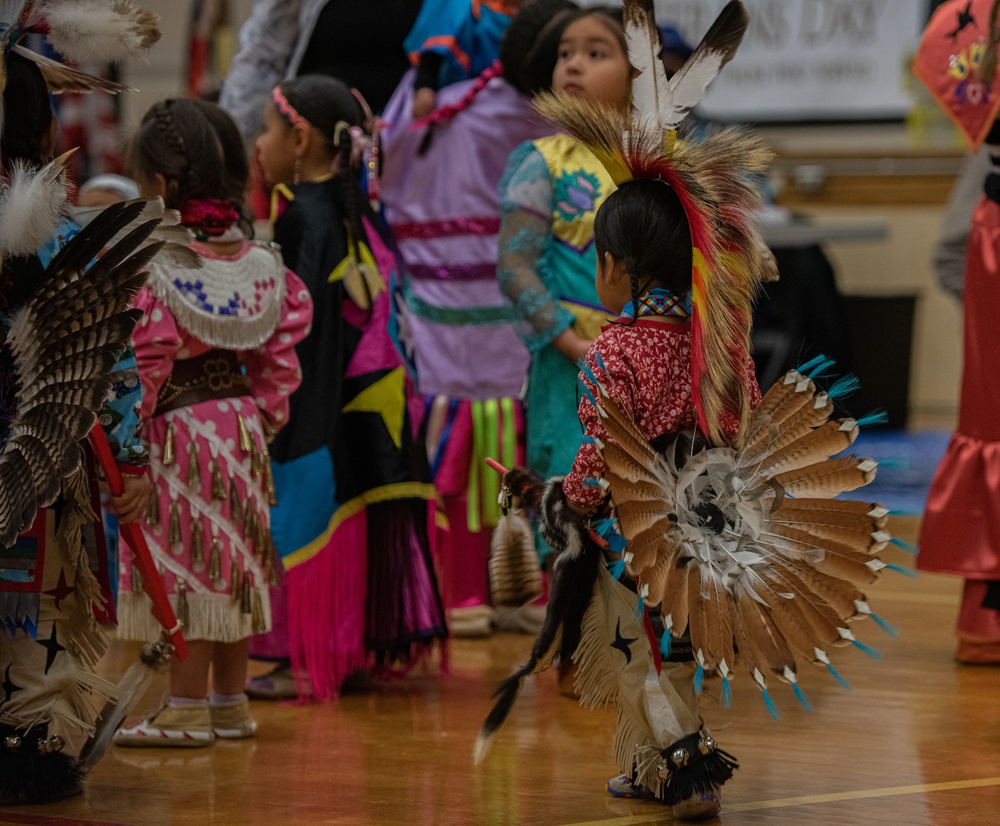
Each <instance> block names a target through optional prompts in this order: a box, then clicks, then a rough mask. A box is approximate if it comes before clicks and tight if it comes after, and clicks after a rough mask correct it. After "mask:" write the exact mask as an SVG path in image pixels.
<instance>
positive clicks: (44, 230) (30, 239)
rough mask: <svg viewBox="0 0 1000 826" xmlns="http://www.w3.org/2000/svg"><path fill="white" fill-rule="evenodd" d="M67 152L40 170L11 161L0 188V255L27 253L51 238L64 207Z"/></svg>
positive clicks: (68, 154)
mask: <svg viewBox="0 0 1000 826" xmlns="http://www.w3.org/2000/svg"><path fill="white" fill-rule="evenodd" d="M70 154H72V153H66V154H65V155H61V156H60V157H58V158H56V159H55V160H54V161H52V162H51V163H48V164H46V165H45V166H43V167H42V168H41V169H36V168H33V167H31V166H30V165H29V164H27V163H24V162H22V161H15V162H14V164H13V169H12V171H11V173H10V179H9V180H8V181H7V182H6V185H5V186H3V189H2V190H0V254H2V255H4V256H8V255H12V256H16V255H30V254H31V253H33V252H36V251H37V250H39V249H40V248H41V247H42V246H43V245H44V244H45V243H46V242H47V241H49V239H51V238H52V236H53V234H54V233H55V230H56V227H58V226H59V222H60V221H61V220H62V217H63V210H64V209H65V206H66V198H67V187H68V185H69V184H68V181H67V178H66V162H67V161H68V160H69V156H70Z"/></svg>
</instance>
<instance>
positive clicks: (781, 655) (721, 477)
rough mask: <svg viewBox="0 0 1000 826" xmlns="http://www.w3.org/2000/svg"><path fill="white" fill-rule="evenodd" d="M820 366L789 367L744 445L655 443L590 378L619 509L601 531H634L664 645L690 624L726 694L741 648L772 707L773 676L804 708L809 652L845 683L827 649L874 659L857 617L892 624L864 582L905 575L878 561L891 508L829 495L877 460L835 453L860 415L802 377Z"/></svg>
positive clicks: (646, 594) (699, 654)
mask: <svg viewBox="0 0 1000 826" xmlns="http://www.w3.org/2000/svg"><path fill="white" fill-rule="evenodd" d="M816 364H817V361H816V360H814V361H813V362H811V363H810V364H808V365H804V366H803V367H802V368H800V369H799V370H791V371H789V372H788V373H787V374H786V375H785V376H784V378H783V379H782V380H780V381H779V382H778V383H776V384H775V385H774V386H773V387H772V388H771V389H770V390H769V391H768V393H767V394H766V395H765V396H764V399H763V401H762V402H761V403H760V405H759V406H758V407H757V408H756V409H755V410H754V411H753V413H752V415H751V417H750V420H749V425H748V428H747V434H748V435H747V439H746V441H745V442H744V445H743V447H742V448H741V449H736V448H732V447H703V448H700V449H699V448H697V447H692V445H691V442H690V440H679V441H677V442H675V443H674V444H673V445H672V446H671V448H670V449H668V450H667V451H666V452H664V453H658V452H656V451H655V450H654V449H653V448H652V447H651V446H650V444H649V443H648V442H647V441H646V440H645V439H644V438H643V436H642V434H641V433H640V432H639V430H638V429H637V428H636V426H635V424H634V423H633V422H632V421H631V420H630V419H629V418H628V417H627V416H626V415H624V414H623V413H622V411H621V410H620V408H619V407H618V405H617V404H616V403H615V401H614V399H612V398H611V397H610V396H609V395H608V393H607V392H606V391H605V389H604V387H603V385H602V382H601V379H600V377H599V376H594V375H592V376H589V377H588V378H589V379H590V381H591V382H592V383H593V385H595V386H596V388H597V393H596V399H597V408H598V411H599V413H600V415H601V417H602V420H603V424H604V426H605V428H606V431H607V434H608V440H607V441H605V442H599V443H598V445H597V447H598V449H599V450H600V451H601V454H602V456H603V458H604V461H605V463H606V470H605V472H604V475H603V477H602V478H601V479H600V480H596V481H597V484H599V485H600V486H601V487H602V488H605V489H606V490H608V492H609V493H610V498H611V503H612V506H613V511H612V516H611V517H610V518H609V519H606V520H603V521H602V522H601V523H599V524H598V526H597V530H598V532H599V533H600V534H602V535H603V536H605V537H610V536H612V533H617V534H620V535H621V536H622V537H624V539H625V540H627V542H628V544H627V546H626V548H625V551H624V554H623V556H622V558H621V560H620V561H619V562H618V563H617V565H618V567H619V568H621V567H624V570H625V571H626V572H627V573H628V574H629V576H631V577H633V578H634V579H635V580H636V582H637V586H638V589H639V596H640V598H641V599H643V600H645V602H646V603H648V604H650V605H660V606H661V608H660V610H661V613H662V615H663V617H664V625H665V627H666V629H667V632H669V633H668V634H665V639H666V640H667V643H668V644H669V637H670V635H671V634H672V635H675V636H676V635H680V634H682V633H683V632H684V631H685V629H688V631H689V633H690V636H691V645H692V650H693V652H694V655H695V659H696V661H697V663H698V674H697V677H696V683H697V684H698V685H699V686H700V684H701V681H702V679H703V677H704V676H705V675H709V676H711V675H715V674H717V675H718V676H720V677H721V678H722V681H723V687H722V697H723V701H724V702H728V698H729V697H730V696H731V691H730V686H729V681H730V680H731V679H732V675H733V670H734V665H735V661H736V659H737V657H738V658H739V659H741V660H742V662H743V666H744V668H746V670H747V671H749V672H750V674H751V676H752V677H753V679H754V681H755V682H756V683H757V685H758V686H759V687H760V689H761V691H762V692H763V694H764V698H765V702H766V703H767V705H768V708H769V709H770V710H771V712H772V714H774V713H775V712H774V706H773V704H772V702H771V698H770V696H769V694H768V692H767V679H768V678H769V677H770V676H771V675H776V676H777V677H778V678H779V679H781V680H784V681H786V682H788V683H791V684H792V686H793V687H794V689H795V693H796V696H797V697H798V698H799V700H800V702H802V703H803V705H806V706H808V703H807V701H806V700H805V697H804V695H803V694H802V692H801V689H800V688H799V687H798V685H797V682H798V670H799V665H800V664H801V663H802V662H811V663H816V664H818V665H821V666H824V667H826V668H827V669H828V670H829V671H830V673H831V674H833V676H834V677H836V678H837V679H838V680H839V681H842V678H841V677H840V675H839V674H838V673H837V671H836V670H835V669H834V667H833V665H832V663H831V660H830V656H831V650H832V649H834V648H837V647H842V646H849V645H854V646H856V647H858V648H860V649H862V650H863V651H865V652H866V653H868V654H869V655H872V656H877V654H876V652H874V651H873V650H872V649H871V648H869V647H868V646H866V645H865V644H863V643H862V642H860V641H859V640H857V639H856V638H855V636H854V633H853V631H852V624H853V623H854V622H855V621H857V620H861V619H864V618H866V617H874V619H875V621H876V622H878V624H879V625H880V626H882V628H883V629H884V630H886V631H888V632H890V633H893V632H894V629H892V627H891V626H889V625H888V623H886V622H885V621H884V620H882V618H881V617H879V616H877V615H876V614H874V613H873V612H872V610H871V607H870V606H869V604H868V600H867V598H866V597H865V594H864V592H863V590H862V589H863V588H865V587H866V586H868V585H870V584H871V583H873V582H874V581H875V580H876V579H878V577H879V575H880V574H881V572H882V571H883V570H885V569H886V568H892V569H896V570H900V571H901V572H904V573H906V570H905V569H902V568H899V567H898V566H895V565H891V564H887V563H885V562H883V561H882V560H881V559H880V558H879V553H880V552H881V551H882V550H883V549H885V548H886V546H887V545H888V544H889V543H890V542H891V541H894V540H893V538H892V536H891V535H890V534H889V533H888V531H887V530H886V522H887V518H888V511H887V510H886V509H885V508H883V507H881V506H879V505H877V504H874V503H869V502H857V501H844V500H839V499H834V498H833V497H834V496H837V495H840V494H842V493H845V492H847V491H852V490H855V489H857V488H860V487H863V486H864V485H866V484H868V483H869V482H870V481H871V480H872V479H873V478H874V476H875V470H876V462H874V461H872V460H870V459H863V458H858V457H856V456H851V455H848V456H845V457H842V458H831V457H835V456H836V455H837V454H839V453H841V452H842V451H844V450H845V449H847V448H848V447H850V445H851V444H852V443H853V442H854V440H855V439H856V438H857V435H858V430H859V425H858V422H857V421H855V420H854V419H832V418H831V416H832V414H833V403H832V402H831V400H830V396H829V395H828V393H826V392H823V391H821V390H820V389H818V388H817V386H816V384H815V382H814V381H813V380H812V379H811V378H810V377H809V375H807V372H812V373H814V374H815V369H816ZM824 364H828V362H824ZM899 544H903V543H899Z"/></svg>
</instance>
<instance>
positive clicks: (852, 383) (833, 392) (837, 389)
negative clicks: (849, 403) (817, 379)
mask: <svg viewBox="0 0 1000 826" xmlns="http://www.w3.org/2000/svg"><path fill="white" fill-rule="evenodd" d="M860 387H861V382H860V381H858V377H857V376H853V375H851V374H850V373H848V374H847V375H846V376H842V377H841V378H839V379H837V380H836V381H835V382H834V383H833V386H832V387H831V388H830V389H829V390H827V391H826V395H828V396H829V397H830V398H831V399H843V398H845V397H847V396H850V395H851V393H856V392H857V391H858V390H859V389H860Z"/></svg>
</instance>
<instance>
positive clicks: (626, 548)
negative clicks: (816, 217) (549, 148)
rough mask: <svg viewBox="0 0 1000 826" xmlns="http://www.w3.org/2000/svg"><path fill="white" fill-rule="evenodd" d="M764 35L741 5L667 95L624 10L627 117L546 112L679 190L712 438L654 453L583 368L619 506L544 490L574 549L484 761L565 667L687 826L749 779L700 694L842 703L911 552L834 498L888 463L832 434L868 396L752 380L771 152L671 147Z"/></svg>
mask: <svg viewBox="0 0 1000 826" xmlns="http://www.w3.org/2000/svg"><path fill="white" fill-rule="evenodd" d="M747 20H748V18H747V14H746V10H745V9H744V7H743V4H742V3H740V2H738V0H734V2H730V3H729V4H727V6H726V7H725V8H724V9H723V11H722V13H721V14H720V16H719V18H718V20H717V21H716V23H715V24H714V25H713V26H712V28H711V29H710V30H709V32H708V33H707V35H706V36H705V38H704V40H703V41H702V43H701V44H700V45H699V47H698V49H697V50H696V51H695V53H694V55H693V56H692V57H691V59H690V60H689V62H688V64H687V65H686V66H685V67H684V68H683V69H682V70H681V71H680V72H678V73H677V74H676V75H675V76H674V77H673V78H672V79H671V80H670V81H667V80H666V77H665V75H663V73H662V71H661V66H660V64H659V62H658V60H656V59H655V56H656V55H657V54H658V51H659V48H658V42H657V40H656V35H655V23H654V21H653V17H652V2H651V0H626V3H625V22H626V33H627V35H628V43H629V58H630V61H631V63H632V65H633V66H634V67H635V68H636V69H638V70H639V71H640V74H639V76H638V77H637V78H636V79H635V80H634V81H633V99H634V103H635V108H634V110H633V111H632V113H631V114H630V115H629V114H622V113H620V112H618V111H616V110H611V109H607V108H602V107H600V106H595V105H593V104H589V103H586V102H584V101H581V100H579V99H575V98H569V97H564V96H549V97H548V98H546V99H545V100H543V101H542V102H541V103H540V104H539V108H540V110H541V111H542V112H543V113H544V114H545V115H546V116H547V117H549V118H550V119H552V120H554V121H556V122H557V123H559V124H560V125H562V126H564V127H565V128H566V129H568V130H569V132H570V133H571V134H573V135H574V136H576V137H578V138H580V139H581V140H583V141H584V142H585V143H586V144H587V145H588V146H589V147H591V148H592V149H593V151H594V152H595V153H596V154H597V155H598V157H599V158H601V160H602V162H603V163H604V164H605V166H606V167H607V168H608V170H609V171H610V172H611V173H612V175H613V177H614V178H615V181H616V183H618V184H619V185H620V186H621V187H622V188H623V189H624V188H625V187H627V186H629V183H628V182H630V181H634V180H639V179H652V180H658V181H662V182H663V183H664V184H666V185H669V186H670V187H671V188H672V189H673V190H674V191H675V192H676V194H677V196H678V198H679V200H680V202H681V204H682V206H683V208H684V213H685V215H686V217H687V219H688V222H689V225H690V230H691V241H692V246H693V255H692V268H693V272H692V278H691V283H692V287H693V290H692V292H693V296H692V297H693V301H692V305H693V310H692V318H691V353H692V355H691V360H692V363H691V391H692V399H693V402H694V408H695V414H694V420H695V423H696V429H695V430H693V431H692V430H690V429H688V430H680V432H673V433H670V434H666V435H664V436H661V437H658V438H656V439H653V440H652V441H651V440H650V439H649V438H648V436H647V435H646V434H644V433H643V432H642V431H641V430H640V428H639V427H638V425H637V421H636V420H634V419H633V418H632V416H631V415H630V414H629V413H628V412H626V410H625V409H624V406H623V405H622V404H621V403H620V402H619V401H618V400H617V399H618V398H619V397H617V396H616V389H617V388H616V385H615V381H616V379H615V378H614V377H613V376H612V375H611V374H610V373H609V372H608V371H607V366H606V365H605V364H604V362H603V359H602V358H601V355H600V348H599V347H596V348H592V349H591V353H592V354H593V353H595V352H596V360H594V359H591V358H590V356H588V363H589V364H590V366H586V364H585V367H584V371H583V373H582V374H581V384H582V390H583V393H584V395H585V396H586V399H587V400H589V403H590V404H591V405H593V407H594V408H596V411H597V416H598V420H599V423H600V429H601V432H602V433H603V434H604V436H602V438H600V439H593V443H594V446H595V447H596V449H597V451H598V452H599V454H600V457H601V459H602V464H603V472H602V473H600V474H599V475H597V476H595V478H590V479H588V480H586V484H587V485H591V486H593V487H595V488H599V489H600V490H601V491H603V492H604V494H605V498H604V504H603V505H602V506H601V508H599V509H598V511H597V512H596V513H591V514H590V515H589V516H587V517H580V516H577V514H576V512H574V510H573V509H572V508H571V507H570V501H569V500H568V499H567V497H566V495H565V494H564V492H563V486H562V482H563V480H562V478H555V479H551V480H549V482H548V483H547V484H546V485H545V489H544V492H543V493H542V494H541V504H540V509H539V522H540V529H541V531H542V534H543V535H544V536H545V538H546V540H547V541H548V542H549V543H550V544H551V545H552V546H553V548H554V549H556V550H557V551H558V552H559V556H558V558H557V560H556V563H555V566H554V570H553V577H552V590H551V595H550V600H549V606H548V611H547V616H546V620H545V624H544V626H543V629H542V631H541V633H540V634H539V636H538V638H537V640H536V642H535V644H534V646H533V648H532V651H531V654H530V657H529V659H528V662H527V663H526V664H525V665H524V666H523V667H522V668H521V669H520V670H518V671H517V672H516V673H514V674H513V675H512V676H510V677H509V678H507V679H506V680H504V681H503V682H502V683H500V685H499V687H498V689H497V692H496V695H495V696H497V698H498V699H497V702H496V704H495V706H494V707H493V709H492V710H491V712H490V713H489V715H488V717H487V719H486V721H485V723H484V725H483V728H482V730H481V732H480V735H479V738H478V740H477V743H476V749H475V757H476V761H477V762H479V761H480V760H482V759H484V758H485V757H486V755H487V754H488V751H489V748H490V744H491V741H492V738H493V737H494V735H495V734H496V732H497V730H498V729H499V727H500V726H501V725H502V724H503V722H504V720H505V719H506V717H507V716H508V714H509V712H510V710H511V708H512V706H513V703H514V701H515V699H516V696H517V692H518V689H519V687H520V685H521V683H522V681H523V680H524V678H525V677H526V676H529V675H530V674H532V673H535V672H537V671H540V670H542V669H544V668H546V667H548V666H549V665H550V664H551V663H552V661H553V659H554V658H555V657H557V656H558V657H559V658H560V660H562V661H565V660H568V659H572V661H573V662H574V663H575V664H576V667H577V677H576V688H577V690H578V692H579V694H580V702H581V704H583V705H584V706H586V707H589V708H593V707H599V706H605V705H608V704H611V705H613V706H615V707H616V709H617V711H618V727H617V734H616V738H615V746H614V748H615V754H616V759H617V762H618V764H619V768H620V769H621V771H622V772H623V773H624V774H625V775H626V776H627V777H628V778H629V780H630V783H631V784H632V786H633V787H634V788H640V789H642V790H644V791H645V792H646V793H647V794H648V795H649V796H654V797H656V798H657V799H659V800H660V801H662V802H665V803H668V804H675V816H678V815H677V807H676V804H679V803H682V802H683V801H686V800H689V799H690V798H691V797H692V796H697V795H700V794H717V792H718V788H719V786H721V785H722V784H723V783H724V782H725V781H726V780H728V779H729V777H731V775H732V773H733V771H734V769H735V768H736V767H737V763H736V760H735V759H734V758H733V757H732V756H731V755H729V754H727V753H726V752H724V751H722V750H721V749H719V747H718V745H717V744H716V742H715V739H714V738H713V737H712V735H711V734H710V733H709V732H708V731H707V730H705V729H704V728H703V727H702V724H701V719H700V716H699V715H698V711H697V696H696V695H700V694H701V693H702V692H703V691H705V690H706V688H707V681H709V680H715V679H718V681H719V689H718V690H719V694H720V700H721V702H722V704H723V705H724V706H728V705H729V704H730V702H731V699H732V689H731V683H732V680H733V679H734V678H735V675H736V673H737V672H738V671H739V670H744V671H745V672H747V673H748V674H749V677H750V679H752V680H753V681H754V683H755V685H756V686H757V687H758V688H759V689H760V691H761V696H762V699H763V701H764V704H765V705H766V707H767V709H768V710H769V711H770V712H771V714H772V715H774V716H775V717H777V711H776V708H775V705H774V702H773V700H772V698H771V694H770V691H769V681H772V680H774V679H777V680H779V681H781V682H784V683H786V684H788V685H790V686H791V688H792V691H793V692H794V694H795V696H796V698H797V699H798V701H799V702H800V703H801V704H802V705H803V706H805V707H806V708H807V709H808V708H810V706H809V702H808V700H807V699H806V697H805V694H804V693H803V691H802V689H801V688H800V686H799V684H798V683H799V675H800V672H801V668H802V666H803V664H805V663H812V664H815V665H817V666H819V667H821V668H823V669H825V670H826V671H828V672H829V673H830V675H831V676H832V677H833V678H834V679H836V680H837V681H838V682H839V683H840V684H841V685H843V686H844V687H845V688H846V687H847V684H846V682H845V681H844V679H843V678H842V677H841V676H840V674H839V672H838V671H837V670H836V668H835V667H834V664H833V659H834V657H835V655H836V653H837V649H841V648H846V647H855V648H858V649H860V650H861V651H863V652H864V653H865V654H868V655H869V656H872V657H875V658H877V657H878V654H877V652H876V651H875V650H874V649H872V648H870V647H869V646H868V645H866V644H865V643H863V642H861V641H860V640H859V639H857V637H856V636H855V634H854V628H855V626H856V623H857V622H858V621H860V620H864V619H866V618H869V617H871V618H872V619H873V620H874V622H875V623H877V624H878V625H880V626H881V627H882V629H883V630H885V631H887V632H889V633H895V630H894V629H893V628H892V627H891V626H890V625H889V624H888V623H887V622H885V621H884V620H883V619H882V618H881V617H879V616H878V615H876V614H875V613H874V612H873V611H872V608H871V606H870V605H869V602H868V600H867V598H866V596H865V592H864V589H865V588H866V587H867V586H868V585H870V584H871V583H873V582H874V581H875V580H876V579H878V577H879V576H880V575H881V573H882V571H884V570H886V569H894V570H899V571H900V572H903V573H905V572H906V571H905V569H902V568H899V567H898V566H895V565H892V564H888V563H886V562H884V561H882V559H881V558H880V556H879V554H880V552H881V551H883V550H884V549H885V548H886V547H887V546H888V545H889V543H890V542H893V541H894V540H893V539H892V537H891V535H890V534H889V533H888V531H887V530H886V525H887V519H888V511H887V510H886V509H885V508H882V507H881V506H879V505H877V504H874V503H870V502H861V501H846V500H840V499H836V498H834V497H837V496H839V495H840V494H843V493H845V492H849V491H853V490H855V489H858V488H861V487H863V486H864V485H866V484H868V483H869V482H870V481H871V480H872V479H873V478H874V476H875V471H876V463H875V462H874V461H872V460H869V459H864V458H858V457H856V456H853V455H846V456H844V455H842V454H843V452H844V451H846V450H847V449H848V448H849V447H850V446H851V444H852V443H853V442H854V441H855V439H856V437H857V435H858V432H859V428H860V427H861V426H863V425H864V424H866V423H868V422H867V421H865V420H861V421H857V420H854V419H850V418H836V417H835V415H834V413H835V405H834V402H835V400H836V399H837V398H839V397H840V396H842V395H845V394H847V393H849V392H850V391H852V390H853V389H856V386H857V383H856V381H855V380H854V379H853V378H851V377H848V378H845V379H841V380H839V381H837V382H835V383H833V384H832V386H830V387H829V388H828V389H823V388H822V387H821V386H819V385H820V379H821V377H822V376H824V375H826V374H827V373H829V371H830V369H831V368H832V366H833V364H832V362H831V361H829V360H827V359H825V358H823V357H818V358H816V359H813V360H812V361H810V362H808V363H806V364H803V365H802V366H800V367H799V368H798V369H796V370H791V371H789V372H788V373H787V374H786V375H785V376H784V377H783V378H782V379H781V380H780V381H779V382H778V383H777V384H775V386H774V387H772V388H771V389H770V390H769V391H768V392H767V393H766V394H765V395H764V397H763V399H762V400H761V401H760V402H759V404H757V405H756V407H753V406H752V403H751V398H750V393H749V392H748V391H747V389H746V386H745V385H743V384H741V383H740V381H739V377H740V376H741V375H742V374H743V373H744V372H745V369H746V368H745V362H742V363H741V359H745V358H746V354H747V353H748V352H749V333H750V317H751V302H752V300H753V296H754V294H755V292H756V289H757V287H758V286H759V284H760V283H761V282H762V281H765V280H768V279H769V278H771V277H772V268H773V261H772V260H770V258H769V256H768V254H767V253H766V250H764V248H763V245H762V244H761V243H760V242H759V239H758V237H757V234H756V231H755V228H754V226H753V223H752V219H751V215H750V212H751V210H752V208H753V207H754V205H755V202H756V197H757V196H756V195H755V193H754V192H753V191H752V188H751V186H750V184H749V183H748V178H749V174H748V173H753V172H758V171H761V170H763V169H764V167H765V165H766V163H767V160H768V155H767V153H766V152H765V151H764V150H763V148H762V147H761V146H760V144H759V143H758V142H757V140H756V139H754V138H752V137H750V136H749V135H747V134H746V133H745V132H742V131H730V132H723V133H721V134H719V135H716V136H713V137H712V138H709V139H707V140H706V141H705V142H704V143H701V144H698V145H686V144H684V143H683V142H682V141H681V140H680V139H678V138H677V136H676V133H675V131H674V130H675V128H676V126H677V124H678V123H679V122H680V120H681V119H682V118H683V115H684V113H685V112H687V111H688V110H689V109H690V108H691V107H692V106H694V105H695V104H696V103H697V102H698V100H699V99H700V97H701V95H702V94H703V93H704V91H705V88H706V87H707V86H708V84H709V83H710V82H711V80H712V79H713V78H714V77H715V76H716V75H717V74H718V72H719V70H720V69H721V67H722V66H723V65H724V64H725V63H726V62H727V61H728V60H729V59H730V58H731V57H732V55H733V53H734V52H735V49H736V47H737V46H738V44H739V42H740V39H741V37H742V34H743V32H744V30H745V28H746V25H747ZM762 250H763V251H762ZM647 329H648V328H647ZM639 334H640V333H636V334H635V335H639ZM600 341H601V340H600V339H599V340H598V342H596V343H595V344H600ZM582 409H583V406H581V410H582ZM588 432H589V428H588ZM727 434H728V435H727ZM586 438H589V437H586ZM505 481H506V482H507V483H508V486H513V484H514V482H513V480H512V479H510V478H508V479H505ZM684 661H687V662H688V663H689V664H688V665H686V666H685V667H684V669H683V671H682V669H681V668H680V666H681V665H682V664H683V663H684ZM609 788H610V787H609Z"/></svg>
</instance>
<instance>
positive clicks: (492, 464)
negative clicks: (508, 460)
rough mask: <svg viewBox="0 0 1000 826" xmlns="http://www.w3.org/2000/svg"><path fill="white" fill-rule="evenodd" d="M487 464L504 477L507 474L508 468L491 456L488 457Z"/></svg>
mask: <svg viewBox="0 0 1000 826" xmlns="http://www.w3.org/2000/svg"><path fill="white" fill-rule="evenodd" d="M486 464H488V465H489V466H490V467H491V468H493V470H495V471H496V472H497V473H499V474H500V475H501V476H503V475H504V474H505V473H506V472H507V468H505V467H504V466H503V465H501V464H500V463H499V462H498V461H497V460H496V459H491V458H490V457H489V456H487V457H486Z"/></svg>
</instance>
